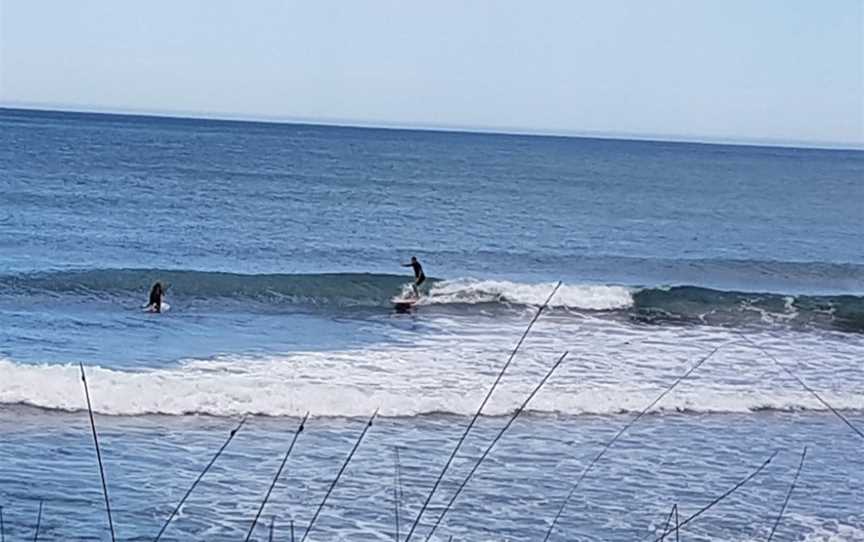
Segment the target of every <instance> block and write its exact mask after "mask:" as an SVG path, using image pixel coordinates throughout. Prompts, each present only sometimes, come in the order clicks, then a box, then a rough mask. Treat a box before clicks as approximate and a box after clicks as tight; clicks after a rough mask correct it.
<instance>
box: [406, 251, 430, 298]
mask: <svg viewBox="0 0 864 542" xmlns="http://www.w3.org/2000/svg"><path fill="white" fill-rule="evenodd" d="M402 267H410V268H411V269H413V270H414V291H415V292H416V291H417V286H420V285H421V284H423V282H425V281H426V274H425V273H423V266H422V265H420V262H418V261H417V257H416V256H411V263H406V264H402Z"/></svg>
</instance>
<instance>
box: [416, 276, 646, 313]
mask: <svg viewBox="0 0 864 542" xmlns="http://www.w3.org/2000/svg"><path fill="white" fill-rule="evenodd" d="M554 286H555V284H554V283H551V282H550V283H537V284H526V283H518V282H510V281H506V280H475V279H457V280H445V281H442V282H438V283H435V284H434V285H433V286H432V288H431V289H430V291H429V295H428V296H427V297H425V298H424V300H423V303H427V304H444V303H470V304H475V303H513V304H520V305H540V304H542V303H543V302H544V301H545V300H546V298H547V297H548V296H549V293H550V292H551V291H552V288H553V287H554ZM550 304H551V305H552V306H553V307H566V308H572V309H586V310H613V309H623V308H627V307H630V306H632V305H633V292H632V290H631V289H630V288H627V287H624V286H607V285H593V284H562V285H561V287H560V288H559V289H558V292H557V293H556V294H555V297H554V298H553V299H552V302H551V303H550Z"/></svg>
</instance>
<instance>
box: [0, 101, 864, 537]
mask: <svg viewBox="0 0 864 542" xmlns="http://www.w3.org/2000/svg"><path fill="white" fill-rule="evenodd" d="M411 256H416V257H417V258H418V259H419V260H420V262H421V263H422V264H423V266H424V269H425V272H426V274H427V275H428V277H429V280H428V281H427V283H426V284H424V285H423V294H424V295H423V297H422V299H421V301H420V302H419V303H418V304H417V306H416V307H415V309H414V310H413V311H410V312H407V313H402V312H396V311H394V310H393V307H392V303H391V300H392V299H393V298H394V297H398V296H400V295H402V293H403V292H404V291H406V288H408V285H409V284H410V283H411V280H412V275H411V270H410V269H408V268H404V267H401V266H400V264H402V263H405V262H407V261H408V260H409V259H410V257H411ZM155 281H161V282H162V283H163V284H166V285H167V297H166V300H167V301H168V303H170V305H171V308H170V310H169V311H167V312H165V313H163V314H158V315H157V314H151V313H146V312H143V311H142V305H143V304H144V303H145V302H146V301H147V294H148V290H149V288H150V286H151V285H152V284H153V283H154V282H155ZM558 281H561V286H560V288H559V289H558V290H557V292H556V293H555V295H554V296H553V297H552V299H551V302H550V303H549V306H548V308H547V309H546V310H544V311H542V313H541V314H540V316H539V318H538V319H537V321H536V323H535V324H534V325H533V328H532V329H531V331H530V333H529V334H528V335H527V337H526V339H525V341H524V343H523V344H522V345H521V347H520V348H519V350H518V352H517V353H516V355H515V356H514V357H513V361H512V364H511V365H510V366H509V367H508V368H507V370H506V372H504V375H503V377H502V378H501V381H500V384H499V385H498V386H497V388H496V389H495V392H494V393H493V394H492V396H491V398H490V400H489V402H488V404H486V405H485V407H484V408H483V411H482V415H481V416H479V418H478V419H477V421H476V424H475V425H474V426H473V428H472V430H471V431H470V432H468V433H467V437H466V438H465V440H464V444H463V445H462V446H461V448H460V450H459V453H457V454H456V456H455V459H454V460H453V462H452V465H451V466H450V468H449V469H448V470H447V472H446V473H445V475H444V476H443V478H442V480H441V483H440V485H439V486H438V487H437V490H436V491H435V493H434V494H433V496H432V498H431V499H430V500H429V506H428V507H426V509H425V510H424V513H423V514H422V515H421V516H420V519H419V521H416V528H415V530H414V532H412V533H411V538H410V539H411V540H426V539H427V538H430V534H431V539H432V540H442V541H446V540H450V538H451V537H452V540H454V541H493V540H494V541H499V540H513V541H516V540H520V541H521V540H544V539H546V536H547V534H549V538H548V539H549V540H561V541H563V540H583V541H589V540H591V541H594V540H596V541H599V540H604V541H605V540H621V541H625V540H627V541H634V540H635V541H639V540H649V541H650V540H654V539H656V538H659V537H660V536H661V535H662V530H663V528H664V524H665V521H666V518H667V516H668V515H669V513H670V510H671V509H672V507H673V505H677V510H678V513H679V516H680V519H681V521H684V520H685V519H686V518H688V517H691V516H693V515H694V514H695V517H693V519H692V520H690V521H688V522H687V523H686V524H685V525H684V526H683V528H682V531H681V538H682V539H685V540H690V541H709V540H710V541H751V540H752V541H755V540H765V539H766V538H767V537H768V536H769V534H770V532H771V530H772V528H773V527H774V524H775V521H776V520H777V517H778V515H780V512H781V507H782V506H783V503H784V499H785V498H786V495H787V492H788V491H789V488H790V484H792V482H793V479H795V476H796V472H798V468H799V465H800V466H801V468H800V473H799V477H798V479H797V482H796V484H795V487H794V491H792V492H791V494H790V496H789V501H788V506H787V507H786V508H785V509H784V510H783V514H782V517H781V519H780V521H779V523H778V526H777V532H776V534H775V535H774V536H775V540H796V541H814V542H815V541H847V540H864V453H862V450H864V440H862V438H860V437H859V436H858V435H857V434H856V433H855V432H854V431H853V430H852V429H850V427H848V426H847V425H846V424H844V422H843V421H842V420H841V419H840V418H839V417H838V415H836V414H835V413H832V412H831V411H830V410H829V409H828V407H827V406H826V405H825V404H824V403H822V402H820V401H819V400H818V399H817V398H816V397H815V396H814V395H813V394H812V393H810V392H809V391H807V390H806V389H805V388H804V387H803V386H802V383H803V384H805V385H806V386H808V387H809V388H810V389H811V390H813V391H814V392H816V393H817V394H818V395H819V396H820V397H821V398H822V399H823V400H824V401H825V402H827V403H828V404H830V405H831V406H832V407H833V408H836V409H837V413H838V414H839V415H840V416H843V417H845V418H846V419H847V420H848V421H849V422H850V423H851V424H852V425H854V426H856V427H858V428H864V152H862V151H844V150H817V149H798V148H781V147H757V146H734V145H714V144H695V143H680V142H659V141H630V140H612V139H605V140H604V139H588V138H563V137H541V136H517V135H496V134H477V133H457V132H436V131H419V130H395V129H372V128H349V127H329V126H312V125H291V124H268V123H255V122H235V121H216V120H190V119H174V118H157V117H143V116H123V115H106V114H84V113H60V112H37V111H23V110H12V109H0V507H2V510H0V513H2V522H3V526H2V529H3V534H4V536H5V537H7V538H8V539H9V540H21V539H25V538H26V539H29V538H31V537H33V536H34V533H35V531H36V530H37V517H38V510H39V506H40V501H41V502H42V515H41V519H39V526H38V531H39V535H38V536H39V539H40V540H57V541H61V540H62V541H85V540H86V541H92V540H110V539H111V538H110V537H111V534H110V531H109V525H108V518H107V516H106V512H105V503H104V500H103V493H102V485H101V481H100V473H99V468H98V463H97V457H96V452H95V449H94V446H93V437H92V435H91V428H90V420H89V418H88V413H87V403H86V400H85V393H84V388H83V386H82V381H81V376H80V369H79V363H80V364H82V365H83V366H84V368H85V370H86V375H87V382H88V386H89V393H90V396H91V400H92V406H93V411H94V420H95V425H96V427H97V430H98V436H99V439H100V444H101V454H102V459H103V462H104V470H105V475H106V482H107V488H108V492H109V495H110V502H111V506H112V512H113V524H114V528H115V531H116V536H117V540H127V541H146V540H154V538H155V537H156V536H157V533H158V532H159V530H160V528H161V527H162V525H163V523H164V522H165V520H166V519H167V518H168V516H169V514H170V513H171V512H172V510H173V509H174V508H175V506H176V505H177V503H178V502H179V501H180V499H181V498H182V497H183V495H184V493H185V492H186V490H187V489H188V488H189V486H190V484H192V482H193V481H194V480H195V479H196V477H197V476H198V475H199V473H201V471H202V470H203V469H204V468H205V466H207V464H208V462H209V461H210V460H211V458H212V457H213V455H214V454H215V453H216V452H217V450H219V449H220V447H221V446H222V445H223V444H224V443H225V441H226V439H227V438H228V437H229V434H230V431H231V430H232V429H233V428H234V427H235V426H236V425H237V424H238V423H239V422H240V420H241V418H243V417H244V416H245V417H246V421H245V424H244V425H243V427H242V428H241V429H240V430H239V431H237V433H236V435H235V436H234V438H233V439H232V440H231V441H230V443H229V444H228V445H227V446H226V447H225V448H224V452H223V453H222V454H221V455H220V456H219V458H218V459H217V460H216V461H215V462H214V463H213V466H212V469H210V470H209V471H208V472H207V474H206V475H205V476H204V477H203V478H202V479H201V482H200V484H199V485H198V486H197V487H196V488H195V490H194V491H193V492H192V493H191V494H190V495H189V497H188V500H187V501H186V503H185V505H184V506H183V507H182V508H181V509H180V510H179V512H178V513H177V515H176V516H175V517H174V518H173V520H172V521H171V522H170V523H169V524H168V526H167V528H166V529H165V531H164V534H163V535H162V538H161V539H162V540H184V541H185V540H207V541H222V540H225V541H228V540H243V539H245V538H246V535H247V533H248V532H249V530H250V526H252V524H253V519H254V518H255V515H256V512H257V511H258V510H259V507H260V504H261V502H262V499H264V496H265V494H266V493H267V490H268V488H269V487H270V485H271V483H272V482H273V479H274V476H275V475H276V473H277V469H278V468H279V466H280V464H281V463H282V461H283V458H284V457H285V454H286V451H287V450H288V448H289V446H290V445H291V442H292V439H293V438H294V437H295V431H296V429H297V427H298V424H299V423H300V419H301V417H302V416H303V415H304V414H305V413H307V412H308V413H309V419H308V421H307V422H306V424H305V428H304V430H303V431H302V432H301V433H300V434H299V435H297V438H296V443H295V445H294V447H293V448H291V453H290V455H289V456H288V458H287V460H286V462H285V467H284V470H283V471H282V473H281V476H280V477H279V478H278V480H277V481H276V484H275V486H273V490H272V493H271V494H270V497H269V501H268V503H267V504H266V506H265V507H264V509H263V512H262V514H261V518H260V520H259V522H258V523H257V524H256V526H255V527H254V528H253V529H252V531H251V539H252V540H267V539H268V537H269V536H270V534H269V526H270V524H271V522H272V525H273V539H274V540H290V539H291V532H292V524H293V530H294V532H295V533H296V539H297V540H300V539H301V538H303V537H304V536H305V535H306V529H307V527H308V526H309V524H310V522H311V521H312V520H313V518H314V519H315V522H314V524H313V525H312V529H311V530H310V531H309V532H308V540H320V541H324V540H350V541H358V540H359V541H366V540H368V541H385V540H394V539H397V540H406V539H407V538H406V537H407V535H408V533H409V532H410V531H411V529H412V526H413V525H414V524H415V520H417V517H418V514H419V513H420V511H421V508H422V507H423V504H424V502H425V501H426V500H427V495H428V494H429V492H430V490H431V489H432V487H433V484H435V481H436V478H437V477H438V476H439V474H440V473H441V471H442V469H443V467H444V465H445V463H446V462H447V460H448V457H449V456H450V454H451V452H452V450H453V449H454V447H455V446H456V444H457V441H459V439H460V437H461V436H462V435H463V433H464V431H465V429H466V427H468V425H469V423H471V422H472V418H473V416H474V414H475V412H476V411H477V409H478V407H479V406H480V404H481V402H482V401H483V399H484V396H485V395H486V393H487V392H488V390H489V389H490V387H491V386H492V385H493V382H495V380H496V377H497V376H498V375H499V372H500V371H501V369H502V367H504V364H505V362H506V361H507V359H508V356H509V355H510V353H511V351H512V350H513V349H514V347H515V346H516V344H517V341H519V339H520V336H521V335H522V333H523V332H524V331H525V329H526V328H527V326H528V325H529V322H530V321H531V320H532V318H533V317H534V316H535V315H536V314H537V312H538V309H539V307H540V306H541V305H542V304H543V302H544V300H545V299H546V298H547V296H548V295H549V294H550V292H552V290H553V288H554V286H555V284H556V283H557V282H558ZM565 351H566V352H568V355H567V357H566V358H565V359H564V361H563V362H562V363H561V365H560V366H559V367H558V368H557V370H555V371H554V372H553V373H552V374H551V376H550V378H549V380H548V382H546V383H545V385H544V386H542V387H541V388H540V389H539V391H538V392H537V394H536V396H534V397H533V398H532V400H531V401H530V402H529V403H528V404H527V407H526V408H525V410H524V412H522V413H521V414H520V415H519V416H518V417H516V418H515V421H513V423H512V425H510V426H509V427H508V428H507V430H506V432H504V433H503V434H502V436H501V437H500V440H496V441H495V445H494V446H493V447H492V448H491V450H490V451H489V453H488V455H487V456H486V457H485V458H484V460H483V461H482V462H481V463H480V464H479V466H478V467H477V468H476V471H475V472H474V473H473V475H472V476H471V477H470V478H469V479H468V481H467V482H466V483H465V485H464V488H463V490H461V491H459V486H460V483H461V482H462V480H463V479H465V477H466V476H467V475H468V474H469V472H470V471H471V470H472V467H474V466H475V463H476V462H477V460H478V459H479V458H480V457H481V454H483V453H484V451H485V450H486V449H487V447H488V446H489V445H490V443H491V442H492V441H493V439H494V438H495V437H496V435H497V434H498V433H499V431H500V430H501V429H502V428H504V427H505V425H506V424H508V423H509V421H510V419H511V416H512V415H513V414H514V413H516V412H518V410H517V409H519V407H520V405H521V404H522V403H523V401H525V399H526V398H527V397H528V395H529V394H530V393H531V392H532V390H533V389H534V388H535V386H537V385H538V384H539V383H540V381H541V379H542V378H543V377H544V375H545V374H546V373H547V371H548V370H549V369H550V368H551V367H552V366H553V364H554V363H555V362H556V360H557V359H558V358H559V357H560V356H561V355H562V354H563V353H564V352H565ZM772 358H773V359H772ZM700 362H701V365H700ZM693 367H696V369H695V370H693V371H692V373H691V374H689V375H687V376H686V378H681V377H682V375H685V374H687V372H688V370H689V369H692V368H693ZM799 380H800V382H799ZM658 397H661V398H660V400H659V401H657V402H656V403H654V401H655V400H656V399H657V398H658ZM649 405H650V408H647V410H645V409H646V407H649ZM376 409H377V411H378V415H377V418H376V419H375V420H374V422H373V424H372V426H371V427H367V420H368V419H369V417H370V416H371V415H372V414H373V412H375V411H376ZM643 410H645V413H644V415H640V414H641V413H642V412H643ZM364 428H365V429H367V431H366V433H365V434H364V435H363V438H362V440H359V441H358V439H359V437H360V436H361V432H362V431H363V430H364ZM622 430H623V432H621V433H620V435H619V436H618V437H617V438H616V439H615V441H614V443H613V444H611V445H608V444H609V443H610V441H611V440H612V439H613V437H616V435H618V433H619V432H620V431H622ZM358 442H359V445H357V443H358ZM355 445H356V449H355ZM607 445H608V446H607ZM805 447H806V449H807V452H806V456H805V458H804V462H803V464H802V463H801V457H802V452H803V450H804V448H805ZM352 450H354V451H356V453H353V454H351V456H350V461H348V462H347V464H346V463H345V462H346V459H347V458H348V457H349V453H351V452H352ZM601 452H602V455H601V456H600V457H599V459H597V457H598V454H601ZM775 453H776V455H773V456H772V454H775ZM770 457H773V459H772V460H771V461H770V462H769V463H768V464H767V465H766V466H764V468H761V469H760V467H761V466H762V465H763V463H764V462H765V461H766V460H767V459H769V458H770ZM595 459H596V461H595ZM343 465H346V466H345V468H344V471H342V473H341V476H339V478H338V482H337V483H336V484H335V486H332V491H330V492H329V493H328V490H329V489H330V488H331V485H332V483H333V481H334V479H336V477H337V475H339V473H340V469H341V468H342V467H343ZM589 466H590V468H589ZM586 469H587V470H586ZM753 473H755V475H754V474H753ZM751 475H752V476H751ZM745 480H746V483H744V484H741V485H740V487H737V486H736V484H739V483H740V482H742V481H745ZM577 482H578V484H577ZM730 489H735V490H734V491H732V492H731V493H728V492H729V491H730ZM457 491H459V492H458V495H457ZM727 493H728V495H727V496H725V497H724V498H723V499H721V500H720V501H718V502H717V503H716V504H715V505H712V506H710V507H709V508H708V509H707V510H705V511H704V512H703V513H700V510H702V509H703V508H705V507H707V506H709V505H711V503H712V502H713V501H714V500H715V499H716V498H718V497H721V496H724V495H725V494H727ZM568 494H569V495H570V498H569V499H567V497H568ZM325 495H327V496H328V498H327V500H326V502H325V503H324V505H323V506H320V505H321V503H322V500H324V498H325ZM454 495H456V497H455V498H454ZM565 499H567V501H566V506H564V507H563V509H562V507H561V506H562V503H564V502H565ZM451 500H452V504H448V503H450V502H451ZM319 507H320V514H318V515H317V517H316V510H317V509H319ZM559 512H560V513H559ZM556 515H557V516H558V519H557V521H555V525H554V528H553V529H552V530H551V533H550V527H551V526H552V525H553V521H554V520H555V518H556ZM436 523H437V526H436ZM433 528H434V532H432V531H433ZM397 530H398V536H397Z"/></svg>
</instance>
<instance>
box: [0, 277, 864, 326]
mask: <svg viewBox="0 0 864 542" xmlns="http://www.w3.org/2000/svg"><path fill="white" fill-rule="evenodd" d="M156 280H159V281H162V282H163V283H165V284H167V285H168V294H169V297H170V298H173V299H176V300H177V301H179V303H174V305H175V308H177V307H179V308H181V310H182V307H183V306H184V305H186V306H190V305H194V306H202V305H207V304H208V303H218V304H220V306H221V305H223V304H224V303H225V302H226V301H230V302H233V303H238V304H240V305H245V306H247V307H248V308H249V309H250V310H254V308H255V307H261V306H265V307H270V308H272V307H283V306H293V305H302V306H314V307H325V308H326V307H368V308H383V307H389V305H390V301H391V299H392V298H393V297H394V296H397V295H400V294H401V293H403V292H405V291H406V289H407V288H408V286H409V284H410V279H409V278H408V277H406V276H405V275H386V274H365V273H332V274H326V273H325V274H262V275H246V274H237V273H225V272H206V271H184V270H162V269H96V270H82V271H59V272H51V273H33V274H19V275H7V276H0V296H2V297H9V296H24V297H32V298H48V299H50V300H52V302H53V300H55V299H57V298H73V299H81V298H84V299H87V300H94V299H95V300H100V301H106V300H107V301H109V302H113V301H114V298H118V297H119V298H122V299H124V300H125V299H130V300H133V299H134V300H136V302H137V301H141V300H142V299H143V298H144V297H145V296H146V293H147V290H148V288H149V286H150V285H151V284H152V283H153V282H155V281H156ZM552 286H553V284H552V283H534V284H531V283H520V282H513V281H506V280H489V279H471V278H463V279H454V280H440V279H430V280H429V282H428V284H427V285H425V286H424V288H425V294H426V295H425V297H424V298H423V301H422V302H421V306H422V305H426V306H427V307H434V308H438V309H446V308H451V309H454V310H459V309H466V308H467V309H470V307H471V306H483V307H490V306H491V307H494V306H502V307H506V306H530V305H539V304H540V303H542V302H543V300H545V298H546V296H547V295H548V293H549V291H550V290H551V288H552ZM552 306H553V307H555V308H559V309H569V310H573V311H601V312H606V313H610V314H612V315H613V316H616V315H617V316H623V317H625V318H629V319H632V320H635V321H638V322H642V323H649V324H688V323H697V324H709V325H747V324H757V325H758V324H766V323H767V324H785V325H791V326H817V327H824V328H832V329H839V330H842V331H854V332H864V297H862V296H858V295H791V294H789V295H786V294H782V293H758V292H754V293H751V292H738V291H724V290H716V289H710V288H702V287H697V286H687V285H681V286H671V287H663V286H661V287H631V286H626V285H603V284H564V285H562V287H561V289H560V290H559V291H558V293H557V294H556V296H555V297H554V299H553V301H552Z"/></svg>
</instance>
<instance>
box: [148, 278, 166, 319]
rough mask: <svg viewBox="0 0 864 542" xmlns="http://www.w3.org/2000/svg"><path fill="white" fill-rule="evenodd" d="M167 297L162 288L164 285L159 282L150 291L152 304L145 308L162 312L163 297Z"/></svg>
mask: <svg viewBox="0 0 864 542" xmlns="http://www.w3.org/2000/svg"><path fill="white" fill-rule="evenodd" d="M164 295H165V290H164V289H163V288H162V283H161V282H157V283H156V284H154V285H153V288H151V289H150V302H149V303H147V306H146V307H144V308H145V309H147V310H151V311H153V312H162V296H164Z"/></svg>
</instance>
